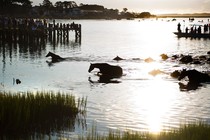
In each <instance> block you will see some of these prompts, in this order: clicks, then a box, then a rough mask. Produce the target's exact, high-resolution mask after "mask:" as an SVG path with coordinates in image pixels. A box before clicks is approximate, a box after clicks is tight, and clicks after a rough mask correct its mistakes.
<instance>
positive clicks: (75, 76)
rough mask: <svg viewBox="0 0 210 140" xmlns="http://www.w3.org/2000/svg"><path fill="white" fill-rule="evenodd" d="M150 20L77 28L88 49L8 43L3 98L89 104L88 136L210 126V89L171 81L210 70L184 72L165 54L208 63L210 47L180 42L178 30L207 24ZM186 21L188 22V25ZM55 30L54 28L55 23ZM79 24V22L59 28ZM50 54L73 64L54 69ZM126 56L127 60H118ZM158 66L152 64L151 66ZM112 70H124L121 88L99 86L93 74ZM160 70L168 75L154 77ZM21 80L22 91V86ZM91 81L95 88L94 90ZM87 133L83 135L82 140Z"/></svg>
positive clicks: (3, 54) (3, 52)
mask: <svg viewBox="0 0 210 140" xmlns="http://www.w3.org/2000/svg"><path fill="white" fill-rule="evenodd" d="M168 20H171V19H158V20H156V19H147V20H75V21H74V22H75V23H79V24H81V25H82V42H81V44H79V43H75V42H74V33H71V34H72V35H71V41H70V42H69V43H66V42H62V41H60V40H59V41H56V42H55V43H52V42H49V41H48V42H47V43H46V44H39V45H37V44H30V45H23V44H13V43H6V44H3V45H1V47H0V58H1V60H2V61H1V63H0V65H1V72H0V77H1V78H0V83H1V85H0V90H1V91H4V90H6V91H7V90H9V91H28V90H30V91H36V90H55V91H57V90H59V91H70V92H71V93H72V94H74V95H76V96H78V97H82V96H85V97H87V99H88V103H87V105H88V107H87V117H86V122H87V130H88V129H91V128H92V125H96V126H97V129H98V131H99V132H101V133H104V132H107V131H108V129H109V128H112V129H120V130H125V129H126V130H137V131H151V132H157V131H161V130H168V129H170V128H174V127H175V128H176V127H179V124H180V123H186V122H189V121H197V120H205V121H207V122H209V123H210V96H209V91H210V86H209V84H205V85H204V86H203V87H201V88H199V89H197V90H193V91H189V92H182V91H180V90H179V86H178V81H177V80H176V79H173V78H171V77H170V75H169V74H170V73H171V72H172V71H174V70H180V69H182V68H186V67H187V68H195V69H198V70H202V71H208V70H209V64H205V65H181V64H179V63H178V62H172V61H163V60H161V58H160V54H162V53H166V54H168V55H172V54H181V53H182V54H190V55H193V56H197V55H206V53H207V51H209V50H210V40H209V39H190V38H187V39H186V38H177V37H176V36H175V35H174V34H173V33H172V32H174V31H176V29H177V23H178V22H180V23H181V24H182V27H181V28H182V29H184V28H185V27H186V26H187V25H189V24H197V23H199V22H198V21H199V20H203V21H204V22H203V23H202V24H204V23H206V22H207V19H196V21H195V22H194V23H188V21H187V19H177V21H175V22H171V21H170V22H169V21H168ZM183 20H185V22H183ZM49 22H51V21H49ZM56 22H62V23H71V22H73V21H72V20H56ZM48 51H52V52H54V53H56V54H59V55H60V56H62V57H68V58H69V59H68V60H67V61H63V62H59V63H54V64H50V63H48V61H50V58H46V57H45V55H46V54H47V53H48ZM117 55H118V56H120V57H122V58H124V59H125V60H123V61H120V62H116V61H113V60H112V59H113V58H114V57H116V56H117ZM149 57H151V58H153V59H154V60H155V61H154V62H152V63H146V62H145V61H144V59H146V58H149ZM95 62H107V63H110V64H113V65H119V66H121V67H122V68H123V71H124V75H123V76H122V77H121V78H120V79H117V80H118V82H119V83H110V84H104V83H98V82H97V80H98V77H97V76H96V75H95V73H96V72H97V70H94V71H93V72H92V73H88V68H89V65H90V63H95ZM152 70H161V71H164V74H160V75H157V76H152V75H150V74H149V72H150V71H152ZM13 78H15V79H20V80H21V82H22V83H21V84H18V85H17V84H14V83H13ZM88 78H91V80H93V81H94V83H90V82H89V81H88ZM78 133H83V131H82V130H81V128H76V130H75V133H74V134H78Z"/></svg>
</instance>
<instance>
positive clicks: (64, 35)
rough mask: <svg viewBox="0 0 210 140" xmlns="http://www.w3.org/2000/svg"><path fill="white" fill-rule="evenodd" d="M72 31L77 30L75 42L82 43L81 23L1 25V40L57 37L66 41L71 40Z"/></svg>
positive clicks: (15, 40)
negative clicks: (34, 26) (33, 25)
mask: <svg viewBox="0 0 210 140" xmlns="http://www.w3.org/2000/svg"><path fill="white" fill-rule="evenodd" d="M70 31H74V32H75V42H78V43H81V25H80V24H75V23H74V22H73V23H71V24H62V23H57V24H56V23H55V21H53V23H48V24H45V25H43V26H40V27H37V28H33V27H29V26H27V25H24V24H21V25H17V26H15V27H12V26H3V27H2V26H0V41H1V42H24V43H27V42H34V41H43V40H46V39H49V40H53V41H55V40H54V39H56V38H60V39H62V40H63V41H64V42H68V41H69V33H70Z"/></svg>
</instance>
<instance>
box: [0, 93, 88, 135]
mask: <svg viewBox="0 0 210 140" xmlns="http://www.w3.org/2000/svg"><path fill="white" fill-rule="evenodd" d="M86 100H87V99H86V98H79V99H78V100H76V98H75V96H73V95H71V94H65V93H60V92H56V93H54V92H50V91H47V92H45V91H43V92H36V93H33V92H26V93H6V92H4V93H0V136H1V137H3V136H8V135H13V136H15V135H22V134H23V135H25V134H34V133H44V134H48V133H51V132H55V131H59V130H62V129H65V128H67V129H74V124H75V119H76V117H77V115H78V114H83V115H85V112H86Z"/></svg>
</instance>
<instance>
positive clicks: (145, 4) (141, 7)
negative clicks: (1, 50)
mask: <svg viewBox="0 0 210 140" xmlns="http://www.w3.org/2000/svg"><path fill="white" fill-rule="evenodd" d="M31 1H32V2H33V3H32V5H39V4H42V2H43V0H31ZM50 1H51V2H52V3H53V4H55V2H57V1H66V0H50ZM74 1H75V2H76V3H77V5H79V4H81V3H83V4H97V5H103V6H104V7H105V8H109V9H111V8H112V9H118V10H119V11H122V10H123V8H127V9H128V11H129V12H143V11H148V12H150V13H152V14H165V13H178V14H185V13H210V0H185V1H183V0H176V1H169V0H150V1H148V0H132V1H129V0H114V1H113V0H74Z"/></svg>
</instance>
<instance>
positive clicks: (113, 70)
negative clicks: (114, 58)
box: [88, 63, 123, 78]
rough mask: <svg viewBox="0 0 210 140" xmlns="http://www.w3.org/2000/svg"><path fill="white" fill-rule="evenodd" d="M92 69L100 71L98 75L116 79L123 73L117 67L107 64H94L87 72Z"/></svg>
mask: <svg viewBox="0 0 210 140" xmlns="http://www.w3.org/2000/svg"><path fill="white" fill-rule="evenodd" d="M94 68H98V69H99V70H100V71H99V72H98V74H99V75H103V76H107V77H113V78H117V77H120V76H122V74H123V71H122V68H121V67H119V66H113V65H109V64H107V63H94V64H92V63H91V64H90V67H89V69H88V72H91V71H92V70H93V69H94Z"/></svg>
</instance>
